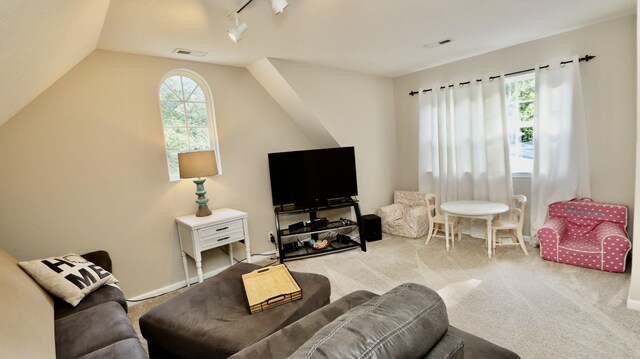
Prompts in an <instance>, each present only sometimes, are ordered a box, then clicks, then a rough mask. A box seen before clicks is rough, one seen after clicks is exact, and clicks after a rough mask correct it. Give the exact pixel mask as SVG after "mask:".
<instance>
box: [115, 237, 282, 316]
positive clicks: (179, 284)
mask: <svg viewBox="0 0 640 359" xmlns="http://www.w3.org/2000/svg"><path fill="white" fill-rule="evenodd" d="M261 254H264V255H265V256H259V255H252V256H251V262H252V263H255V262H257V261H261V260H264V259H265V258H267V256H270V255H274V256H275V254H276V250H275V249H274V250H272V251H269V252H265V253H261ZM229 267H230V266H224V267H222V268H217V269H214V270H212V271H208V272H205V273H203V278H204V279H207V278H211V277H213V276H214V275H216V274H218V273H220V272H222V271H223V270H225V269H227V268H229ZM189 283H190V284H196V283H198V276H197V275H195V276H193V277H191V278H189ZM186 285H187V281H186V280H183V281H180V282H177V283H173V284H169V285H168V286H165V287H162V288H158V289H155V290H152V291H150V292H146V293H143V294H140V295H137V296H135V297H133V298H129V299H127V302H128V304H129V306H130V307H133V306H135V305H136V304H138V303H142V302H141V300H143V299H145V298H151V297H157V296H159V295H163V294H167V293H169V292H173V291H174V290H178V289H180V288H182V287H185V286H186Z"/></svg>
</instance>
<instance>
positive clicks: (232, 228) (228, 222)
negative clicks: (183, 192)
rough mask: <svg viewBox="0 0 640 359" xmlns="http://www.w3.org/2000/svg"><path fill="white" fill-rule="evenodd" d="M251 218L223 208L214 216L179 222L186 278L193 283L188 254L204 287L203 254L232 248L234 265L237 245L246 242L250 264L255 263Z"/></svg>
mask: <svg viewBox="0 0 640 359" xmlns="http://www.w3.org/2000/svg"><path fill="white" fill-rule="evenodd" d="M247 219H248V215H247V214H246V213H244V212H241V211H237V210H235V209H231V208H219V209H215V210H213V211H212V213H211V215H210V216H206V217H196V215H195V214H190V215H187V216H182V217H178V218H176V224H177V226H178V237H179V238H180V252H181V254H182V265H183V267H184V276H185V278H186V280H187V286H189V285H190V283H189V269H188V267H187V254H188V255H189V256H190V257H191V258H193V259H194V260H195V262H196V270H197V272H198V281H199V282H200V283H202V281H203V279H204V278H203V273H202V256H201V253H202V252H204V251H206V250H209V249H213V248H218V247H221V246H224V245H227V244H228V245H229V259H230V261H231V265H233V247H232V244H233V243H234V242H240V241H244V246H245V249H246V251H247V262H249V263H251V244H250V242H249V228H248V224H247Z"/></svg>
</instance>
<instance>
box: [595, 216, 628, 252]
mask: <svg viewBox="0 0 640 359" xmlns="http://www.w3.org/2000/svg"><path fill="white" fill-rule="evenodd" d="M593 232H594V233H595V235H596V238H597V239H598V242H600V243H602V244H603V245H604V243H605V242H606V243H609V244H611V243H612V242H614V241H615V242H629V239H628V238H627V232H625V230H624V228H622V226H621V225H619V224H616V223H611V222H602V223H600V224H598V225H597V226H596V228H594V229H593ZM616 239H617V240H616ZM629 244H630V243H629ZM603 249H605V248H603ZM605 251H606V250H605Z"/></svg>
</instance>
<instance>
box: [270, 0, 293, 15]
mask: <svg viewBox="0 0 640 359" xmlns="http://www.w3.org/2000/svg"><path fill="white" fill-rule="evenodd" d="M288 5H289V3H288V2H287V0H271V9H273V12H274V13H275V14H276V15H278V14H279V13H281V12H282V11H283V10H284V8H285V7H287V6H288Z"/></svg>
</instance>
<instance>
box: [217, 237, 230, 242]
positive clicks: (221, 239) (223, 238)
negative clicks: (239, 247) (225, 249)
mask: <svg viewBox="0 0 640 359" xmlns="http://www.w3.org/2000/svg"><path fill="white" fill-rule="evenodd" d="M229 238H231V237H222V238H220V239H218V242H220V241H224V240H226V239H229Z"/></svg>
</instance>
